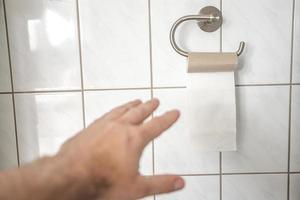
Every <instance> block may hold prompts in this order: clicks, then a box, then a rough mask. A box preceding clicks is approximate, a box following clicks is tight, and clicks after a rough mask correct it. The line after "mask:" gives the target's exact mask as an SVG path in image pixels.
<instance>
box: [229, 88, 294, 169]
mask: <svg viewBox="0 0 300 200" xmlns="http://www.w3.org/2000/svg"><path fill="white" fill-rule="evenodd" d="M236 95H237V151H236V152H224V154H223V172H273V171H277V172H280V171H287V162H288V161H287V156H288V116H289V112H288V111H289V87H288V86H275V87H274V86H259V87H238V88H237V93H236Z"/></svg>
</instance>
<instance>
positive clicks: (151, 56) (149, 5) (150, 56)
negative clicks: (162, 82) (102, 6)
mask: <svg viewBox="0 0 300 200" xmlns="http://www.w3.org/2000/svg"><path fill="white" fill-rule="evenodd" d="M148 25H149V62H150V89H151V99H153V96H154V95H153V54H152V26H151V1H150V0H148ZM151 119H153V113H152V114H151ZM151 147H152V174H153V175H155V153H154V152H155V142H154V140H152V142H151ZM153 200H156V195H155V194H154V195H153Z"/></svg>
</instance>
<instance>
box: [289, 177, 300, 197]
mask: <svg viewBox="0 0 300 200" xmlns="http://www.w3.org/2000/svg"><path fill="white" fill-rule="evenodd" d="M299 188H300V174H291V175H290V200H299V199H300V190H299Z"/></svg>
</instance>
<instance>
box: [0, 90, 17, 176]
mask: <svg viewBox="0 0 300 200" xmlns="http://www.w3.org/2000/svg"><path fill="white" fill-rule="evenodd" d="M17 165H18V158H17V147H16V137H15V125H14V116H13V104H12V96H11V95H6V94H1V95H0V170H3V169H8V168H11V167H16V166H17Z"/></svg>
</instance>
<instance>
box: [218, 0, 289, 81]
mask: <svg viewBox="0 0 300 200" xmlns="http://www.w3.org/2000/svg"><path fill="white" fill-rule="evenodd" d="M292 1H293V0H276V1H274V0H266V1H260V0H252V1H239V0H232V1H224V2H223V16H224V17H225V21H224V24H223V50H224V51H235V50H237V48H238V44H239V42H240V41H241V40H243V41H246V43H247V46H246V49H245V52H244V54H243V56H242V57H241V60H240V70H239V71H238V73H237V83H238V84H255V83H289V79H290V70H289V69H290V54H291V27H292V24H291V22H292V3H293V2H292Z"/></svg>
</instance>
